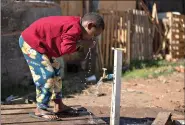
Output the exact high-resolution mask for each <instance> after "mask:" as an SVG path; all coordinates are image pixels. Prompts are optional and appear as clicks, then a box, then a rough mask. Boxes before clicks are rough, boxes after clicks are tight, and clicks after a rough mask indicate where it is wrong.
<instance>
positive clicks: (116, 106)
mask: <svg viewBox="0 0 185 125" xmlns="http://www.w3.org/2000/svg"><path fill="white" fill-rule="evenodd" d="M113 50H114V80H113V86H112V102H111V114H110V125H119V124H120V91H121V71H122V51H123V49H120V48H116V49H114V48H113Z"/></svg>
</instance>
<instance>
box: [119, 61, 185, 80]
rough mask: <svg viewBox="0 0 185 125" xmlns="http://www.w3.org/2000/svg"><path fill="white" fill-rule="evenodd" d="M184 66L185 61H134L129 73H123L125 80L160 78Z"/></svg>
mask: <svg viewBox="0 0 185 125" xmlns="http://www.w3.org/2000/svg"><path fill="white" fill-rule="evenodd" d="M179 65H184V60H179V61H177V62H167V61H165V60H152V61H148V60H146V61H133V62H132V63H131V65H130V68H129V70H128V71H126V72H124V73H123V77H124V79H131V78H148V77H158V76H161V75H167V74H171V73H173V72H174V71H175V70H174V67H175V66H179Z"/></svg>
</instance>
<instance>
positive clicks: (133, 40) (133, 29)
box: [131, 10, 136, 60]
mask: <svg viewBox="0 0 185 125" xmlns="http://www.w3.org/2000/svg"><path fill="white" fill-rule="evenodd" d="M134 13H135V10H132V11H131V16H132V21H131V24H132V25H131V30H132V35H131V39H132V40H131V54H132V55H131V60H134V59H135V52H136V51H135V48H134V44H135V39H136V33H135V14H134Z"/></svg>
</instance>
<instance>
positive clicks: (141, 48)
mask: <svg viewBox="0 0 185 125" xmlns="http://www.w3.org/2000/svg"><path fill="white" fill-rule="evenodd" d="M99 13H100V14H101V15H102V16H103V18H104V21H105V30H104V32H103V33H102V35H101V37H100V39H99V42H98V46H97V53H98V59H97V64H96V66H97V69H99V70H101V68H103V67H106V68H108V69H110V70H112V68H113V59H114V58H113V56H114V55H113V51H112V50H111V48H112V47H115V48H123V49H124V51H123V65H124V64H129V63H130V61H131V60H147V59H151V58H152V56H153V55H152V52H153V50H152V48H153V45H152V41H153V35H154V34H153V33H154V32H153V25H152V24H151V22H150V21H149V19H148V16H147V15H146V14H145V12H144V11H139V10H129V11H107V10H106V11H105V10H100V11H99Z"/></svg>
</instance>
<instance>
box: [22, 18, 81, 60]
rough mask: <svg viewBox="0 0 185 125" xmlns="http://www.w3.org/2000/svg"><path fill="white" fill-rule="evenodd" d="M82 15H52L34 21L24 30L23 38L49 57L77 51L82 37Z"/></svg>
mask: <svg viewBox="0 0 185 125" xmlns="http://www.w3.org/2000/svg"><path fill="white" fill-rule="evenodd" d="M81 34H82V29H81V25H80V17H76V16H50V17H44V18H41V19H39V20H37V21H35V22H34V23H32V24H31V25H30V26H29V27H28V28H26V29H25V30H24V31H23V32H22V37H23V39H24V40H25V41H26V42H27V43H28V44H29V45H30V46H31V47H32V48H33V49H35V50H36V51H38V52H40V53H42V54H46V55H47V56H48V57H60V56H62V55H64V54H69V53H73V52H75V51H76V42H77V41H78V40H80V39H81Z"/></svg>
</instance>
